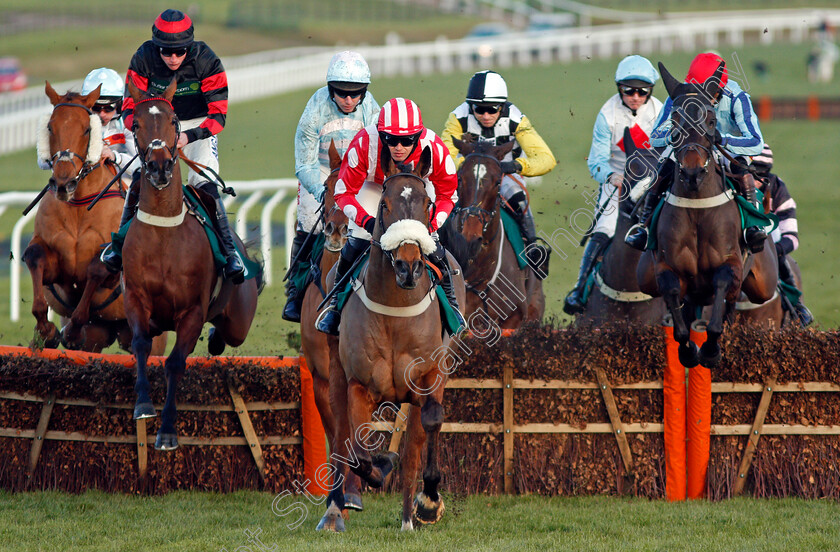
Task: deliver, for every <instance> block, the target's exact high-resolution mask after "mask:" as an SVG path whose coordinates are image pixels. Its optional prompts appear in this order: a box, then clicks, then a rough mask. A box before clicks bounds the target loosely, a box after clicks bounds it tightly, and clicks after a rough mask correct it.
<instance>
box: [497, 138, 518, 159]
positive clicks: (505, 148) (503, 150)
mask: <svg viewBox="0 0 840 552" xmlns="http://www.w3.org/2000/svg"><path fill="white" fill-rule="evenodd" d="M515 145H516V140H511V141H510V142H508V143H506V144H502V145H501V146H496V147H494V148H493V155H495V156H496V159H498V160H499V161H501V160H502V159H504V158H505V155H507V154H508V153H510V152H511V151H513V147H514V146H515Z"/></svg>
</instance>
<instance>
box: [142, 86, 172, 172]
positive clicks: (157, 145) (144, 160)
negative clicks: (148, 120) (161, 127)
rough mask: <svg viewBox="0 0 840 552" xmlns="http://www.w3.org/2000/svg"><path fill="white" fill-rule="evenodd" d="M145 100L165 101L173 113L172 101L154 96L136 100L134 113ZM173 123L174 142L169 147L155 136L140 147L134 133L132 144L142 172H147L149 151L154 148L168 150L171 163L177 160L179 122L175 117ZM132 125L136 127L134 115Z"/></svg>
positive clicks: (152, 150)
mask: <svg viewBox="0 0 840 552" xmlns="http://www.w3.org/2000/svg"><path fill="white" fill-rule="evenodd" d="M146 102H163V103H165V104H166V105H168V106H169V108H170V109H171V110H172V113H173V115H174V113H175V108H174V107H172V102H170V101H169V100H167V99H166V98H163V97H160V96H156V97H153V98H143V99H142V100H138V101H137V102H136V103H135V104H134V107H135V114H136V111H137V106H139V105H140V104H142V103H146ZM173 124H174V126H175V143H174V144H173V145H172V147H171V148H170V147H169V146H168V145H166V142H164V141H163V140H161V139H160V138H155V139H154V140H152V141H151V142H149V145H148V146H146V147H145V148H142V147H140V143H139V142H138V141H137V134H136V133H135V134H134V144H135V146H136V148H137V153H138V154H139V157H140V167H141V168H142V169H143V172H144V173H146V174H148V173H149V171H148V168H147V165H148V163H149V152H154V151H156V150H160V149H165V150H167V151H168V152H169V155H170V156H171V158H172V162H173V163H175V162H177V161H178V157H179V155H180V150H179V149H178V139H179V138H180V136H181V123H180V122H179V121H178V118H177V117H174V122H173ZM133 126H134V128H132V130H135V129H136V127H137V118H136V117H135V118H134V125H133Z"/></svg>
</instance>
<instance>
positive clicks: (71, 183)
mask: <svg viewBox="0 0 840 552" xmlns="http://www.w3.org/2000/svg"><path fill="white" fill-rule="evenodd" d="M49 184H50V187H51V188H52V189H54V190H55V197H56V199H58V200H60V201H70V198H72V197H73V194H74V193H75V192H76V188H77V187H78V186H79V181H78V180H77V179H75V178H71V179H70V180H67V181H66V182H63V183H62V184H59V183H58V181H57V180H56V179H55V177H54V176H53V177H52V178H50V180H49Z"/></svg>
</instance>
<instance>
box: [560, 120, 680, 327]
mask: <svg viewBox="0 0 840 552" xmlns="http://www.w3.org/2000/svg"><path fill="white" fill-rule="evenodd" d="M624 150H625V153H626V154H627V161H626V162H625V165H624V180H623V182H622V185H621V188H620V189H619V190H618V191H617V192H616V193H618V194H619V196H618V203H619V207H618V220H617V222H616V227H615V236H618V238H615V237H614V238H613V240H612V241H611V242H610V244H609V246H607V249H606V250H605V251H604V255H603V259H602V260H601V264H600V265H599V266H597V267H596V268H595V270H594V285H593V286H592V292H591V294H590V296H589V301H587V303H586V309H585V310H584V311H583V312H582V313H581V314H580V315H578V316H577V317H576V318H575V324H576V325H577V326H587V325H588V326H602V325H604V324H607V323H610V322H616V321H619V322H626V323H628V324H645V325H647V324H659V323H660V322H661V321H662V317H663V316H664V315H665V302H664V301H663V300H662V298H660V297H651V296H650V295H648V294H646V293H643V292H642V291H641V290H640V289H639V283H638V281H637V280H636V266H637V265H638V264H639V258H640V257H641V256H642V254H641V252H640V251H638V250H637V249H634V248H632V247H630V246H629V245H627V244H625V243H624V240H623V239H622V238H623V237H624V235H625V234H626V233H627V230H629V229H630V226H631V225H632V223H633V222H632V220H631V218H630V215H629V214H628V213H630V211H631V208H630V201H631V193H630V191H631V190H633V189H634V187H635V186H638V185H640V183H641V185H645V184H647V183H649V180H648V179H649V178H656V159H657V153H656V152H655V151H654V150H652V149H648V148H637V147H636V144H635V143H634V142H633V137H632V136H631V135H630V129H629V128H625V129H624Z"/></svg>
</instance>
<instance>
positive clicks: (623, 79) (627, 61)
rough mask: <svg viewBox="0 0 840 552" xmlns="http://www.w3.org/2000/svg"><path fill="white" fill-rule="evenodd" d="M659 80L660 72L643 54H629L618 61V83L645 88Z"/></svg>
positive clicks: (616, 72) (616, 75)
mask: <svg viewBox="0 0 840 552" xmlns="http://www.w3.org/2000/svg"><path fill="white" fill-rule="evenodd" d="M658 80H659V72H658V71H657V70H656V69H654V67H653V64H652V63H651V62H650V61H649V60H648V59H647V58H644V57H642V56H635V55H634V56H627V57H626V58H624V59H622V60H621V61H620V62H619V63H618V68H616V70H615V82H616V84H622V85H624V86H631V87H634V88H644V87H648V86H653V85H654V84H656V81H658Z"/></svg>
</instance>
